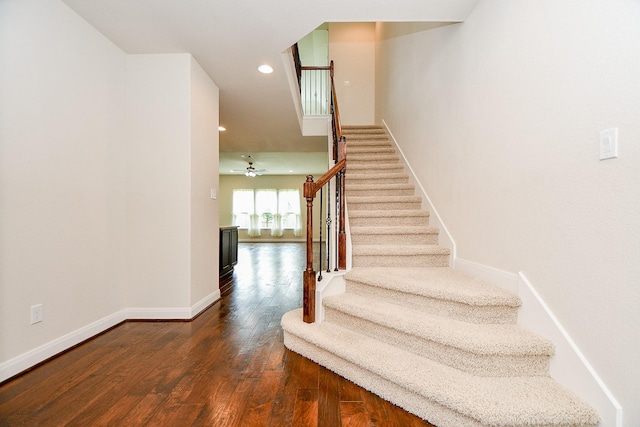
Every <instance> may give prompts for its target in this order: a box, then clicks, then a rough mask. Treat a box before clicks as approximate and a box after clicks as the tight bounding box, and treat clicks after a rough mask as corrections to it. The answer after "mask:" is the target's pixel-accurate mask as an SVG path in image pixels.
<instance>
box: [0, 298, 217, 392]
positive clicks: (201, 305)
mask: <svg viewBox="0 0 640 427" xmlns="http://www.w3.org/2000/svg"><path fill="white" fill-rule="evenodd" d="M219 299H220V290H219V289H216V290H215V291H214V292H212V293H211V294H209V295H207V296H206V297H205V298H203V299H201V300H200V301H198V302H197V303H196V304H194V305H193V306H192V307H185V308H181V307H178V308H125V309H122V310H120V311H118V312H116V313H113V314H111V315H109V316H106V317H103V318H102V319H99V320H96V321H95V322H93V323H91V324H89V325H86V326H83V327H81V328H79V329H76V330H75V331H73V332H70V333H68V334H66V335H63V336H61V337H60V338H56V339H55V340H53V341H49V342H48V343H46V344H43V345H41V346H39V347H36V348H34V349H33V350H29V351H28V352H26V353H23V354H21V355H19V356H16V357H14V358H13V359H10V360H7V361H6V362H4V363H2V364H0V382H2V381H5V380H7V379H9V378H11V377H13V376H15V375H18V374H19V373H21V372H23V371H26V370H27V369H29V368H32V367H33V366H35V365H37V364H38V363H41V362H44V361H45V360H47V359H49V358H51V357H53V356H55V355H57V354H59V353H62V352H63V351H65V350H68V349H70V348H71V347H73V346H75V345H78V344H80V343H81V342H83V341H86V340H88V339H90V338H93V337H95V336H96V335H99V334H100V333H102V332H104V331H106V330H107V329H109V328H112V327H114V326H116V325H117V324H119V323H122V322H124V321H126V320H191V319H193V318H194V317H195V316H197V315H198V314H200V313H201V312H202V311H203V310H204V309H206V308H207V307H209V306H210V305H211V304H213V303H214V302H216V301H217V300H219Z"/></svg>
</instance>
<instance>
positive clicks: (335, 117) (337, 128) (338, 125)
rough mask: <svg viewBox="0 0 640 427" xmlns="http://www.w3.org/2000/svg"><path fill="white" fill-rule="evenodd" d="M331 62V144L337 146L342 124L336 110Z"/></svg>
mask: <svg viewBox="0 0 640 427" xmlns="http://www.w3.org/2000/svg"><path fill="white" fill-rule="evenodd" d="M333 71H334V68H333V60H331V63H330V65H329V76H330V77H331V105H332V106H333V112H332V119H333V123H334V128H335V135H334V137H333V142H334V144H335V145H337V143H338V141H340V139H341V138H342V124H341V122H340V109H339V108H338V96H337V94H336V86H335V81H334V78H333Z"/></svg>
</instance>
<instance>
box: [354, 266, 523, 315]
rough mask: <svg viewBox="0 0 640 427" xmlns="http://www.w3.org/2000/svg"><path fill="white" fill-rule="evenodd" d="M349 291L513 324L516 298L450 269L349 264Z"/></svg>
mask: <svg viewBox="0 0 640 427" xmlns="http://www.w3.org/2000/svg"><path fill="white" fill-rule="evenodd" d="M344 278H345V281H346V289H347V292H349V293H355V294H358V295H362V296H370V297H375V298H380V299H383V300H384V301H388V302H392V303H394V304H400V305H403V306H405V307H409V308H413V309H417V310H421V311H424V312H427V313H432V314H436V315H439V316H449V317H451V318H453V319H457V320H463V321H466V322H474V323H516V321H517V317H518V308H519V307H520V305H521V304H522V301H521V300H520V297H518V296H517V295H516V294H514V293H512V292H509V291H507V290H505V289H502V288H499V287H497V286H494V285H491V284H489V283H486V282H484V281H482V280H480V279H477V278H475V277H472V276H469V275H466V274H464V273H460V272H459V271H455V270H453V269H450V268H440V267H411V268H408V267H384V268H381V267H366V268H361V267H353V268H352V269H351V271H349V272H348V273H347V274H346V275H345V277H344Z"/></svg>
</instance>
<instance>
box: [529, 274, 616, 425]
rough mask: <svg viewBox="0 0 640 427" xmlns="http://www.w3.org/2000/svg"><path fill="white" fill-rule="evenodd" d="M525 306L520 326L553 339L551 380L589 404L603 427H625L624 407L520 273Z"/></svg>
mask: <svg viewBox="0 0 640 427" xmlns="http://www.w3.org/2000/svg"><path fill="white" fill-rule="evenodd" d="M518 279H519V292H518V294H519V295H520V298H521V299H522V307H521V308H520V310H519V312H518V325H520V326H522V327H523V328H525V329H528V330H530V331H532V332H535V333H537V334H539V335H542V336H544V337H545V338H547V339H549V340H551V342H553V344H554V345H555V346H556V354H555V355H554V356H553V357H552V358H551V377H552V378H553V379H555V380H556V381H558V382H559V383H560V384H562V385H564V386H565V387H567V388H568V389H570V390H572V391H573V392H574V393H576V394H577V395H579V396H580V397H582V398H583V399H584V400H586V401H587V402H589V404H590V405H591V406H593V407H594V408H595V409H596V410H597V411H598V412H599V413H600V417H601V418H602V422H601V423H600V425H601V426H603V427H614V426H615V427H622V426H623V423H622V407H621V406H620V404H619V403H618V401H617V400H616V398H615V397H614V396H613V395H612V394H611V392H610V391H609V389H608V388H607V386H606V385H605V384H604V382H603V381H602V379H601V378H600V376H598V374H597V372H596V371H595V370H594V369H593V367H592V366H591V364H590V363H589V361H588V360H587V358H586V357H585V356H584V354H582V352H581V351H580V348H579V347H578V346H577V345H576V343H575V342H574V341H573V340H572V339H571V336H569V334H568V333H567V331H566V330H565V329H564V328H563V327H562V325H561V324H560V321H559V320H558V318H557V317H556V316H555V315H554V314H553V312H552V311H551V309H550V308H549V306H547V304H546V303H545V302H544V300H543V299H542V298H541V297H540V294H538V292H537V291H536V290H535V288H534V287H533V285H532V284H531V282H530V281H529V280H528V279H527V278H526V276H525V275H524V273H523V272H520V273H518Z"/></svg>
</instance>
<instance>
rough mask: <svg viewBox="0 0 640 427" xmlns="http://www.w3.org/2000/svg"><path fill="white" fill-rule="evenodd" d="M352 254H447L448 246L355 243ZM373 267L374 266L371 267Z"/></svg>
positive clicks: (448, 251)
mask: <svg viewBox="0 0 640 427" xmlns="http://www.w3.org/2000/svg"><path fill="white" fill-rule="evenodd" d="M352 251H353V255H354V256H356V255H379V256H393V255H405V256H411V255H449V254H450V253H451V251H450V250H449V248H443V247H442V246H438V245H357V246H354V247H353V249H352ZM373 268H375V267H373Z"/></svg>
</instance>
